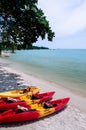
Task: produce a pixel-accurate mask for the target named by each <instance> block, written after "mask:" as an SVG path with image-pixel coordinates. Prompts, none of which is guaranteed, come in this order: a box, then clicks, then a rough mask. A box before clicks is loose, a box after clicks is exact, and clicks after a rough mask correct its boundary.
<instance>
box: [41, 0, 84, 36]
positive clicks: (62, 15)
mask: <svg viewBox="0 0 86 130" xmlns="http://www.w3.org/2000/svg"><path fill="white" fill-rule="evenodd" d="M39 7H40V8H42V9H43V11H44V13H45V15H46V16H47V19H49V22H50V26H51V27H52V29H53V30H54V31H55V32H56V35H57V36H59V37H63V36H68V35H72V34H75V33H76V32H79V31H82V30H83V29H86V0H60V1H59V0H47V1H44V0H43V1H42V0H39Z"/></svg>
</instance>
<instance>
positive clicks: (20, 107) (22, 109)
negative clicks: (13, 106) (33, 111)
mask: <svg viewBox="0 0 86 130" xmlns="http://www.w3.org/2000/svg"><path fill="white" fill-rule="evenodd" d="M29 111H30V110H29V109H28V108H27V107H23V106H20V105H17V113H21V112H29Z"/></svg>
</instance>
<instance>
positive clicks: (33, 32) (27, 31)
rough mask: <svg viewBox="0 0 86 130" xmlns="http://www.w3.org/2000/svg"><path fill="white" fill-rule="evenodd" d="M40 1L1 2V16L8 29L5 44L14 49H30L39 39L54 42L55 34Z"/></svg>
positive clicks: (15, 0)
mask: <svg viewBox="0 0 86 130" xmlns="http://www.w3.org/2000/svg"><path fill="white" fill-rule="evenodd" d="M37 2H38V0H0V16H1V17H2V18H3V19H4V22H3V28H6V32H5V35H6V37H5V43H6V45H8V44H9V43H10V44H9V45H11V46H12V47H13V48H14V47H16V48H17V46H18V45H21V48H23V49H28V48H29V47H31V46H32V44H33V43H35V42H36V41H37V40H38V38H39V37H41V38H42V40H43V39H45V38H46V37H47V39H48V40H49V41H52V40H53V37H54V35H55V34H54V32H53V31H52V30H51V27H50V26H49V21H48V20H47V19H46V16H44V13H43V11H42V10H41V9H38V7H37Z"/></svg>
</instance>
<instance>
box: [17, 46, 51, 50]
mask: <svg viewBox="0 0 86 130" xmlns="http://www.w3.org/2000/svg"><path fill="white" fill-rule="evenodd" d="M21 49H23V48H22V47H20V46H17V50H21ZM33 49H37V50H40V49H49V48H48V47H43V46H41V47H38V46H29V47H28V48H27V50H33Z"/></svg>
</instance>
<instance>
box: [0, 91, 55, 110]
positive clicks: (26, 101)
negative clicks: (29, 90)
mask: <svg viewBox="0 0 86 130" xmlns="http://www.w3.org/2000/svg"><path fill="white" fill-rule="evenodd" d="M54 93H55V92H54V91H52V92H45V93H40V94H33V95H32V96H28V95H25V96H21V97H20V98H10V97H8V98H3V99H2V98H1V99H0V110H1V111H4V110H8V109H12V108H14V107H16V106H17V105H22V106H29V107H30V105H31V104H33V103H37V102H38V103H40V102H43V101H47V100H49V99H51V98H52V96H53V95H54Z"/></svg>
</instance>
